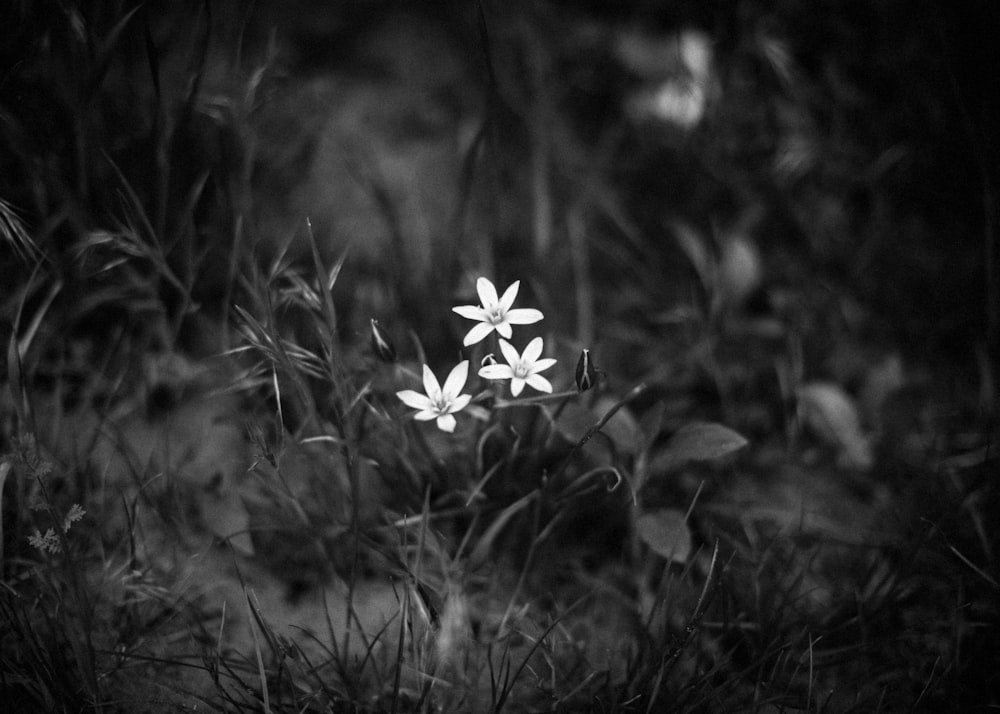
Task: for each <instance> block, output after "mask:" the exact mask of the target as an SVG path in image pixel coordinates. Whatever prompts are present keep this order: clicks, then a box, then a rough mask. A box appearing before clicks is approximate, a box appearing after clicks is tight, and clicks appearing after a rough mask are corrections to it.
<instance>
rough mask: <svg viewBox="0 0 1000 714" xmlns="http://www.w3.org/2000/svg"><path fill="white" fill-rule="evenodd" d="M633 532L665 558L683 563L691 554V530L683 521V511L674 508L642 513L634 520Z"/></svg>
mask: <svg viewBox="0 0 1000 714" xmlns="http://www.w3.org/2000/svg"><path fill="white" fill-rule="evenodd" d="M635 532H636V534H637V535H638V536H639V538H640V539H642V542H643V543H645V544H646V545H648V546H649V547H650V548H652V549H653V551H654V552H655V553H657V554H659V555H662V556H663V557H664V558H666V559H667V560H672V561H674V562H675V563H681V564H683V563H686V562H687V559H688V557H689V556H690V555H691V531H690V530H688V527H687V523H685V522H684V512H683V511H679V510H677V509H676V508H666V509H663V510H660V511H652V512H650V513H643V514H642V515H641V516H639V517H638V518H637V519H636V521H635Z"/></svg>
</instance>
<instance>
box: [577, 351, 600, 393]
mask: <svg viewBox="0 0 1000 714" xmlns="http://www.w3.org/2000/svg"><path fill="white" fill-rule="evenodd" d="M597 374H598V370H597V368H596V367H594V363H593V361H591V359H590V350H583V351H582V352H581V353H580V359H579V360H578V361H577V363H576V388H577V391H580V392H586V391H587V390H588V389H590V388H591V387H593V386H594V385H595V384H597Z"/></svg>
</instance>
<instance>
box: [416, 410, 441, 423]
mask: <svg viewBox="0 0 1000 714" xmlns="http://www.w3.org/2000/svg"><path fill="white" fill-rule="evenodd" d="M439 416H441V412H439V411H438V410H437V409H426V410H424V411H422V412H417V413H416V414H414V415H413V418H414V419H416V420H417V421H430V420H431V419H437V418H438V417H439Z"/></svg>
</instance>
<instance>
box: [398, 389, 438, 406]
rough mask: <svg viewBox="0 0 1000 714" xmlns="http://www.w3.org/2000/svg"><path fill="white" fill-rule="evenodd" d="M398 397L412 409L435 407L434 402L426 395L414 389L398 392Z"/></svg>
mask: <svg viewBox="0 0 1000 714" xmlns="http://www.w3.org/2000/svg"><path fill="white" fill-rule="evenodd" d="M396 396H397V397H399V398H400V400H402V402H403V404H405V405H406V406H408V407H410V408H411V409H421V410H423V409H431V408H433V406H434V402H432V401H431V400H430V399H429V398H428V397H427V395H426V394H421V393H420V392H415V391H413V390H412V389H404V390H403V391H402V392H396Z"/></svg>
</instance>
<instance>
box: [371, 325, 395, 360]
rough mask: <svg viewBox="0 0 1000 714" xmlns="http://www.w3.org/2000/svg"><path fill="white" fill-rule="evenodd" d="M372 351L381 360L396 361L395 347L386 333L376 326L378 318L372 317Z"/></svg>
mask: <svg viewBox="0 0 1000 714" xmlns="http://www.w3.org/2000/svg"><path fill="white" fill-rule="evenodd" d="M371 323H372V352H374V353H375V356H376V357H378V358H379V359H380V360H382V361H383V362H395V361H396V348H395V347H393V346H392V342H390V341H389V337H388V335H386V334H385V332H384V331H383V330H382V328H381V327H379V326H378V320H376V319H375V318H372V320H371Z"/></svg>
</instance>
